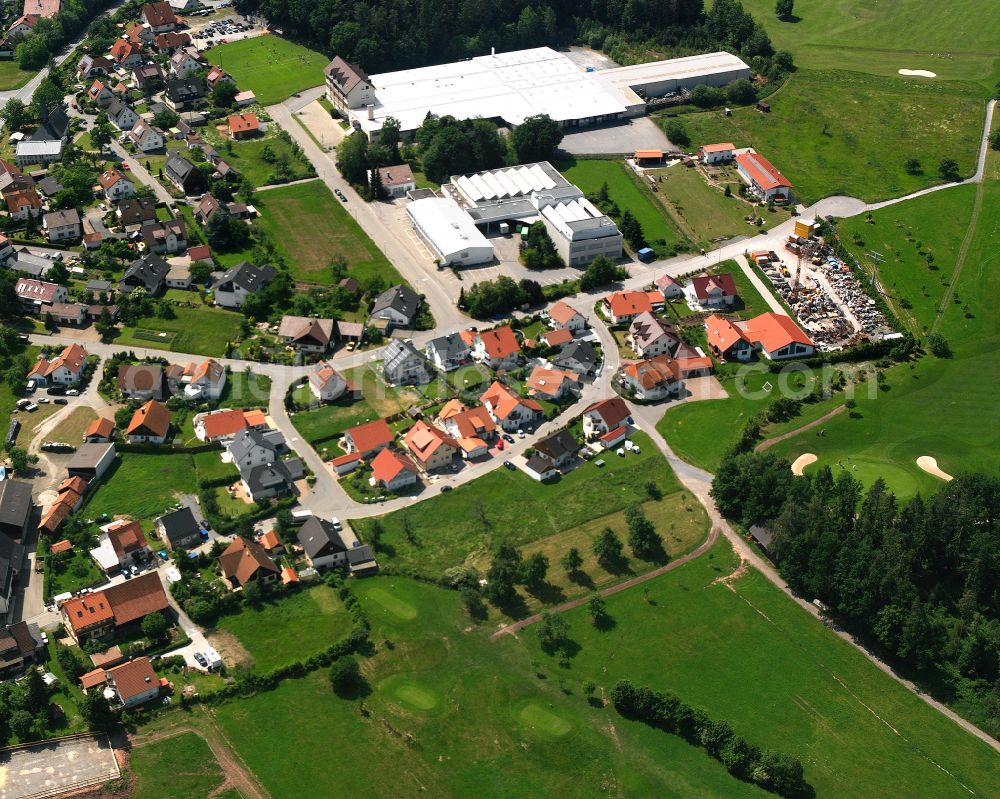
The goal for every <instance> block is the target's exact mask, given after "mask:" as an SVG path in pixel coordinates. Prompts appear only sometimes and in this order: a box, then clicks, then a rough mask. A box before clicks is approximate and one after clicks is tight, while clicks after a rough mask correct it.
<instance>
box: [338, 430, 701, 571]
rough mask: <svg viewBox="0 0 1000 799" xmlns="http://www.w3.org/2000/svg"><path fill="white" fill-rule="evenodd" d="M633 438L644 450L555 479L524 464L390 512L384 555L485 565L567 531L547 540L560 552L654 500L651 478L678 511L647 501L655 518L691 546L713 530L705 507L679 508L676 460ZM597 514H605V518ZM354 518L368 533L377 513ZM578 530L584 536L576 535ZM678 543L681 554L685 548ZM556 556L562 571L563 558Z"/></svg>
mask: <svg viewBox="0 0 1000 799" xmlns="http://www.w3.org/2000/svg"><path fill="white" fill-rule="evenodd" d="M632 440H633V441H634V442H635V443H636V444H638V445H640V447H641V450H642V452H641V454H639V455H636V454H633V453H630V454H629V455H627V456H626V457H625V458H618V457H615V456H612V455H609V456H607V458H606V460H607V465H606V466H605V467H604V468H603V469H602V468H600V467H598V466H597V465H596V463H595V462H594V461H590V462H588V463H584V464H583V465H582V466H580V467H578V468H576V469H574V470H573V471H571V472H570V473H569V474H567V475H563V476H562V478H561V479H560V480H559V481H558V482H555V483H550V484H547V485H542V484H541V483H538V482H536V481H534V480H532V479H531V478H529V477H528V476H527V475H525V474H523V473H522V472H520V471H517V472H514V471H508V470H507V469H496V470H494V471H492V472H490V473H489V474H488V475H485V476H483V477H481V478H479V479H477V480H475V481H474V482H472V483H469V484H467V485H463V486H459V487H458V488H456V489H455V490H454V491H452V492H449V493H448V494H441V495H439V496H436V497H434V498H432V499H429V500H426V501H424V502H420V503H418V504H416V505H414V506H413V507H412V508H408V509H406V510H401V511H396V512H394V513H391V514H388V515H386V516H383V517H381V518H380V522H381V524H382V528H383V530H382V533H381V536H380V544H379V547H378V556H379V559H380V560H383V559H384V560H385V561H386V562H387V563H392V564H393V565H396V566H397V567H399V568H404V567H405V568H411V569H416V570H418V571H419V572H421V573H423V574H427V575H430V576H434V577H437V576H440V575H441V574H442V573H444V571H445V570H446V569H448V568H450V567H452V566H460V565H462V564H466V565H475V566H477V567H481V568H485V567H486V566H488V565H489V559H490V557H491V555H492V553H493V551H494V550H495V549H496V547H497V546H498V545H499V544H501V543H506V544H512V545H514V546H518V547H520V546H526V545H528V544H531V543H532V542H539V541H541V540H544V539H551V537H552V536H556V535H558V534H565V537H564V538H563V539H562V540H560V541H554V540H549V541H548V543H547V545H546V549H547V550H549V551H550V552H552V553H553V554H555V551H556V550H559V549H561V551H560V552H559V555H558V557H562V555H563V554H565V551H566V550H567V549H569V547H571V546H576V545H578V544H579V543H580V541H588V540H590V539H591V538H592V537H594V536H596V535H597V534H598V533H599V532H600V531H601V529H602V528H603V527H604V526H605V524H608V523H609V521H608V520H607V519H606V517H608V516H609V514H619V513H620V512H622V511H624V510H625V508H627V507H628V506H629V505H632V504H634V503H643V502H646V501H647V500H649V499H650V496H649V493H648V492H647V490H646V483H647V482H653V483H655V484H656V486H657V488H659V490H660V491H661V492H662V494H663V498H662V499H661V500H659V503H666V504H669V505H670V507H671V509H672V510H673V511H674V512H673V513H671V512H664V513H663V514H662V515H660V514H656V513H655V511H654V512H650V511H649V509H648V508H647V514H648V515H649V516H650V518H652V517H653V516H654V514H655V515H659V519H658V521H660V522H661V524H659V525H658V529H659V532H660V534H661V535H664V536H665V537H666V538H667V539H668V540H667V542H666V544H668V545H669V544H671V541H670V536H669V534H668V532H669V531H668V524H670V523H673V524H675V525H676V528H675V529H674V533H675V534H677V535H678V537H679V538H680V539H681V541H680V543H681V544H682V545H683V548H686V549H690V548H691V541H692V540H694V539H695V538H697V535H698V532H701V533H702V534H703V533H705V532H707V524H706V521H705V517H704V515H703V511H702V510H701V508H700V506H697V505H696V504H693V505H692V506H691V507H692V510H691V511H690V513H687V512H679V508H680V503H679V502H678V503H677V504H674V502H675V499H674V498H675V497H676V496H677V495H679V494H680V493H681V492H680V484H679V483H678V481H677V478H676V477H675V476H674V474H673V472H671V470H670V467H669V466H668V465H667V464H666V462H665V461H664V460H663V458H662V457H661V455H660V453H659V451H658V450H656V448H655V447H654V446H653V445H652V442H650V440H649V439H648V438H647V437H646V436H644V435H642V434H641V433H640V434H636V435H634V436H632ZM659 503H653V504H659ZM668 519H672V522H668ZM595 520H601V522H600V526H596V522H595ZM590 522H595V525H589V524H588V523H590ZM610 523H611V526H612V527H615V526H618V525H620V524H621V520H620V519H619V518H618V517H617V516H616V517H615V518H614V519H611V520H610ZM354 524H355V525H356V526H357V527H358V529H359V530H361V531H363V532H362V533H360V535H361V538H362V540H368V539H369V538H370V537H371V536H370V534H369V531H370V530H371V524H372V522H371V520H370V519H364V520H357V521H355V522H354ZM407 527H409V531H410V532H409V534H407V532H406V529H407ZM574 535H576V536H577V537H578V538H580V536H581V535H582V538H580V540H579V541H578V540H574V541H573V542H572V543H570V542H569V541H570V539H571V538H573V536H574ZM699 540H700V539H699ZM677 543H678V542H674V552H673V554H676V552H677V551H678V549H677ZM582 551H583V550H582V549H581V552H582ZM550 559H552V561H553V563H552V569H551V576H553V577H555V576H556V574H555V573H556V572H557V571H559V567H558V565H557V563H556V560H557V559H553V558H550Z"/></svg>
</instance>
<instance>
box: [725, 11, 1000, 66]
mask: <svg viewBox="0 0 1000 799" xmlns="http://www.w3.org/2000/svg"><path fill="white" fill-rule="evenodd" d="M743 5H744V7H745V8H746V9H747V10H748V11H750V12H751V13H752V14H753V15H754V19H756V20H757V21H759V22H762V23H763V24H764V27H765V28H766V29H767V32H768V34H769V35H770V37H771V41H772V42H773V43H774V46H775V48H776V49H785V50H791V51H792V53H793V54H794V55H795V61H796V63H797V64H799V65H800V66H804V67H810V68H812V69H853V70H857V71H859V72H872V73H875V74H877V75H890V76H897V77H898V75H897V71H898V70H899V69H927V70H930V71H931V72H935V73H937V75H938V78H937V80H981V81H983V82H984V83H985V84H986V85H990V84H992V83H993V82H994V81H995V80H996V78H997V77H998V76H997V67H998V66H1000V64H998V62H997V46H996V44H997V42H998V41H1000V16H998V15H997V14H995V13H985V14H984V13H981V12H982V11H983V10H984V8H983V5H982V4H981V3H980V2H978V0H949V2H947V3H928V2H926V0H893V2H892V3H871V2H869V0H837V2H835V3H829V2H824V0H796V2H795V17H796V19H795V20H793V21H789V22H782V21H781V20H779V19H778V18H777V17H776V16H775V15H774V3H772V2H770V0H745V1H744V3H743Z"/></svg>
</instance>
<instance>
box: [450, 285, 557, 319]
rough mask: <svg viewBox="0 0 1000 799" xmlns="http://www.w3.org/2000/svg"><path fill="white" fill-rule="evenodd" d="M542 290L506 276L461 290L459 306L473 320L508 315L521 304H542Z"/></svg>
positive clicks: (538, 286) (537, 286) (539, 287)
mask: <svg viewBox="0 0 1000 799" xmlns="http://www.w3.org/2000/svg"><path fill="white" fill-rule="evenodd" d="M544 299H545V296H544V295H543V294H542V287H541V286H540V285H539V284H538V283H537V282H536V281H534V280H521V281H520V282H516V281H515V280H514V279H513V278H511V277H507V275H501V276H500V277H498V278H497V279H496V280H483V281H481V282H480V283H476V284H475V285H474V286H472V288H470V289H469V290H468V291H466V290H465V288H464V287H463V288H462V290H461V292H460V293H459V295H458V307H459V308H461V309H462V310H464V311H468V312H469V315H470V316H474V317H475V318H476V319H486V318H489V317H491V316H496V315H497V314H505V313H510V312H511V311H513V310H515V309H517V308H520V307H521V306H522V305H535V304H538V303H541V302H543V301H544Z"/></svg>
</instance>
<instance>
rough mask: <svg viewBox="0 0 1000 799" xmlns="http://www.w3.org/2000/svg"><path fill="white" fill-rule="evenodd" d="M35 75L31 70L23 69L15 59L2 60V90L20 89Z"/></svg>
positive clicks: (0, 77) (0, 67)
mask: <svg viewBox="0 0 1000 799" xmlns="http://www.w3.org/2000/svg"><path fill="white" fill-rule="evenodd" d="M34 75H35V73H34V72H33V71H31V70H23V69H21V68H20V67H19V66H18V65H17V61H14V60H13V59H10V60H5V61H0V91H3V92H6V91H10V90H11V89H20V88H21V87H22V86H23V85H24V84H25V83H27V82H28V81H29V80H31V79H32V78H33V77H34Z"/></svg>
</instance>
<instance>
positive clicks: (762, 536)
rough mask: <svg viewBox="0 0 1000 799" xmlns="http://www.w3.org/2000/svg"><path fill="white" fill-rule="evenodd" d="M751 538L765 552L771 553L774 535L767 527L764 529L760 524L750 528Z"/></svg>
mask: <svg viewBox="0 0 1000 799" xmlns="http://www.w3.org/2000/svg"><path fill="white" fill-rule="evenodd" d="M750 537H751V538H753V540H754V541H756V542H757V544H758V545H759V546H760V548H761V549H763V550H764V551H765V552H769V551H770V548H771V540H772V539H773V538H774V535H773V534H772V533H771V531H770V530H769V529H768V528H767V527H763V526H761V525H759V524H755V525H753V526H752V527H751V528H750Z"/></svg>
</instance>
